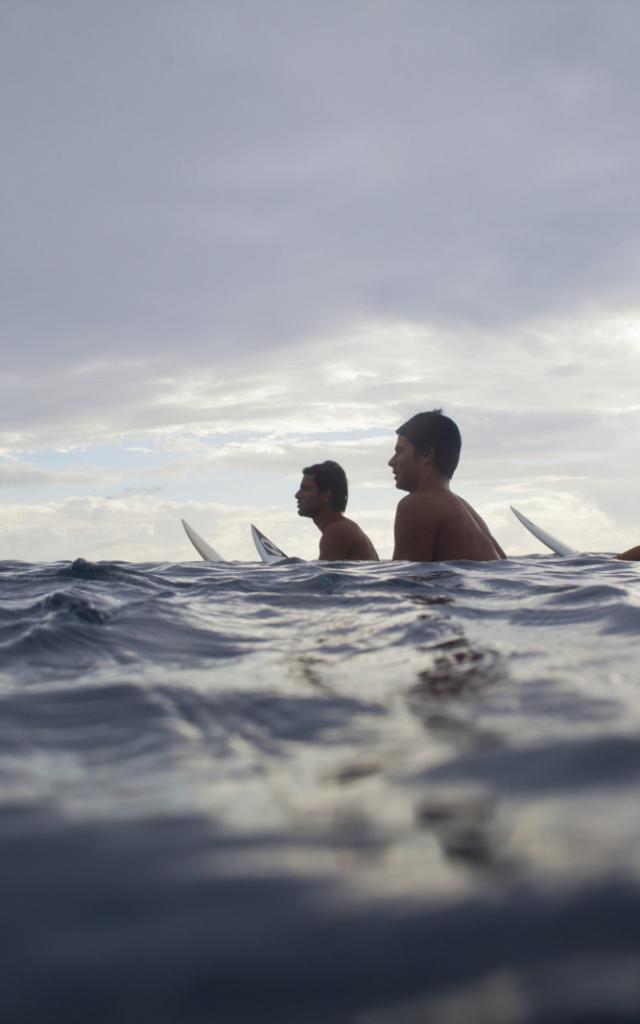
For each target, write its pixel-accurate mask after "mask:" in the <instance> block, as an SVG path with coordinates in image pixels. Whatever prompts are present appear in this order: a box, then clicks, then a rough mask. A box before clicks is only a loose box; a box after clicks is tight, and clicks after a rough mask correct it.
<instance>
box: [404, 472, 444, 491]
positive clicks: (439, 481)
mask: <svg viewBox="0 0 640 1024" xmlns="http://www.w3.org/2000/svg"><path fill="white" fill-rule="evenodd" d="M449 490H451V487H450V481H449V480H447V478H446V476H441V474H440V473H434V472H431V471H429V472H426V473H424V474H423V475H422V476H421V477H420V479H419V480H418V481H417V483H416V485H415V487H413V488H412V489H411V491H410V493H411V494H415V493H416V492H417V491H449Z"/></svg>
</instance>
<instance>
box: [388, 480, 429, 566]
mask: <svg viewBox="0 0 640 1024" xmlns="http://www.w3.org/2000/svg"><path fill="white" fill-rule="evenodd" d="M437 528H438V523H437V520H436V518H435V516H434V515H432V514H430V512H429V508H428V505H426V503H425V502H424V501H422V500H420V498H419V496H418V495H414V494H408V495H407V496H406V498H403V499H402V501H400V502H398V507H397V508H396V519H395V524H394V547H393V557H394V559H395V560H396V561H408V562H432V561H433V548H434V542H435V536H436V531H437Z"/></svg>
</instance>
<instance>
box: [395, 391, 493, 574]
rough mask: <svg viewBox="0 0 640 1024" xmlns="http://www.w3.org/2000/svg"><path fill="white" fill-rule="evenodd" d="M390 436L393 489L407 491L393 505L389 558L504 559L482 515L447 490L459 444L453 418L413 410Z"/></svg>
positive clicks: (416, 559) (416, 560)
mask: <svg viewBox="0 0 640 1024" xmlns="http://www.w3.org/2000/svg"><path fill="white" fill-rule="evenodd" d="M396 434H397V435H398V440H397V442H396V446H395V452H394V454H393V456H392V458H391V459H390V460H389V465H390V466H391V469H392V470H393V475H394V478H395V483H396V487H397V488H398V490H401V491H408V492H409V493H408V494H407V496H406V497H405V498H402V499H401V501H400V502H399V503H398V507H397V509H396V519H395V527H394V533H395V545H394V550H393V557H394V559H397V560H403V561H404V560H406V561H411V562H439V561H444V560H455V559H469V560H471V561H478V562H490V561H495V560H496V559H498V558H506V557H507V556H506V555H505V553H504V551H503V550H502V548H501V547H500V545H499V544H498V543H497V541H495V540H494V538H493V537H492V536H491V534H490V532H489V528H488V527H487V525H486V523H485V522H484V521H483V519H481V517H480V516H479V515H478V513H477V512H476V511H475V510H474V509H473V508H472V507H471V505H469V504H468V502H466V501H464V500H463V499H462V498H460V497H458V495H457V494H454V493H453V492H452V491H451V490H450V488H449V481H450V480H451V477H452V476H453V473H454V471H455V469H456V466H457V465H458V459H459V457H460V447H461V443H462V442H461V438H460V431H459V430H458V427H457V426H456V424H455V423H454V422H453V420H452V419H449V417H448V416H444V415H443V413H442V410H441V409H434V410H433V411H431V412H419V413H417V414H416V415H415V416H412V417H411V419H410V420H407V422H406V423H403V424H402V426H401V427H398V429H397V431H396Z"/></svg>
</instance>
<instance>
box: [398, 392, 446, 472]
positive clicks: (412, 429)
mask: <svg viewBox="0 0 640 1024" xmlns="http://www.w3.org/2000/svg"><path fill="white" fill-rule="evenodd" d="M396 434H402V436H403V437H406V439H407V441H410V442H411V444H412V445H413V446H414V447H415V449H416V451H417V452H419V454H420V455H426V454H427V452H428V451H429V449H430V448H433V454H434V457H435V462H436V466H437V467H438V469H439V470H440V472H441V473H442V475H443V476H446V478H447V480H450V479H451V477H452V476H453V474H454V473H455V470H456V466H457V465H458V460H459V459H460V448H461V446H462V438H461V437H460V431H459V430H458V427H457V425H456V424H455V423H454V422H453V420H452V419H449V417H448V416H445V415H444V414H443V412H442V409H432V410H431V412H418V413H416V415H415V416H412V417H411V419H410V420H407V422H406V423H403V424H402V426H401V427H398V429H397V430H396Z"/></svg>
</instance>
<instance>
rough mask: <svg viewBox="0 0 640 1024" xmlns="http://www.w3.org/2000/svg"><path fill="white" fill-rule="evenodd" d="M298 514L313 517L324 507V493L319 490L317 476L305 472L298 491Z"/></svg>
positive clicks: (296, 496)
mask: <svg viewBox="0 0 640 1024" xmlns="http://www.w3.org/2000/svg"><path fill="white" fill-rule="evenodd" d="M295 498H296V502H297V503H298V515H299V516H307V517H310V518H313V516H315V515H316V514H317V513H318V512H319V511H320V509H321V508H322V505H323V501H322V493H321V491H319V490H318V485H317V484H316V481H315V477H313V476H309V475H308V474H305V475H304V476H303V477H302V480H301V482H300V487H299V488H298V490H297V491H296V495H295Z"/></svg>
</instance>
